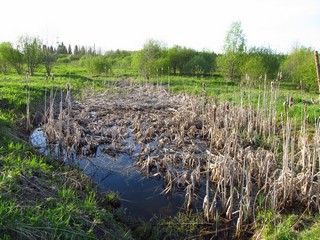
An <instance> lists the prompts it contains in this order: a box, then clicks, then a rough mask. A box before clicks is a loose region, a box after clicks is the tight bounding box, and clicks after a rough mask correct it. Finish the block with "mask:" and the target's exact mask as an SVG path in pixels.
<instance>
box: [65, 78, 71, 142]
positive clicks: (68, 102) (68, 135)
mask: <svg viewBox="0 0 320 240" xmlns="http://www.w3.org/2000/svg"><path fill="white" fill-rule="evenodd" d="M66 87H67V95H66V103H67V127H66V128H67V143H69V140H70V139H69V138H70V113H71V95H70V90H71V85H70V83H69V82H68V83H67V85H66Z"/></svg>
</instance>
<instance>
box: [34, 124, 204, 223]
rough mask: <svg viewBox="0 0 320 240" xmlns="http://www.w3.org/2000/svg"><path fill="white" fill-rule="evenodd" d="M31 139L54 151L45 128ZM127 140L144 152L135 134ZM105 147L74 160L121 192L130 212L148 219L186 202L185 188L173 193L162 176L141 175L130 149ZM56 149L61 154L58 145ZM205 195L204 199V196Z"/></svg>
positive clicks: (103, 183)
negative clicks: (116, 150) (167, 191)
mask: <svg viewBox="0 0 320 240" xmlns="http://www.w3.org/2000/svg"><path fill="white" fill-rule="evenodd" d="M30 142H31V144H32V145H33V146H34V147H36V148H38V149H39V151H40V152H41V153H44V154H48V153H49V152H50V151H49V150H48V144H47V141H46V139H45V136H44V133H43V131H42V130H41V129H37V130H35V131H34V132H33V133H32V134H31V136H30ZM124 142H125V144H126V146H127V147H130V148H132V154H136V153H139V152H141V147H140V145H139V144H137V143H135V142H134V141H133V138H131V137H129V138H127V139H126V140H125V141H124ZM156 146H157V144H156V142H153V143H150V147H152V148H154V147H156ZM105 147H106V148H108V146H99V147H98V149H97V154H96V156H95V157H82V158H78V159H75V160H74V163H75V164H76V165H79V167H80V168H81V169H83V172H84V173H85V174H87V175H89V176H91V178H92V180H93V181H94V182H95V183H96V184H98V187H99V189H100V190H101V191H102V192H108V191H115V192H118V193H119V194H120V198H121V206H122V207H123V208H125V209H126V210H127V212H128V213H129V214H130V215H132V216H134V217H141V218H144V219H146V220H148V219H150V218H152V217H153V216H154V215H156V216H158V217H159V216H162V217H166V216H174V215H175V214H176V213H177V212H178V211H180V209H181V208H182V207H183V203H184V197H185V193H184V192H179V191H177V190H173V194H170V195H164V194H160V193H161V192H162V191H163V190H164V186H163V182H162V180H161V178H157V177H149V178H147V177H146V176H144V175H141V174H140V171H139V169H138V168H137V167H133V164H134V161H135V160H134V159H133V158H132V157H130V156H129V155H128V154H127V153H117V155H116V156H114V157H112V156H110V155H108V154H107V153H105V152H104V151H103V148H105ZM54 149H55V150H54V152H56V154H57V149H58V147H57V146H56V147H55V148H54ZM63 159H65V156H63ZM69 162H70V161H69ZM202 188H203V187H202ZM202 192H204V191H202ZM202 195H203V194H201V197H200V198H201V199H203V196H202ZM201 199H199V200H198V201H197V208H198V209H199V208H200V207H201V204H202V200H201Z"/></svg>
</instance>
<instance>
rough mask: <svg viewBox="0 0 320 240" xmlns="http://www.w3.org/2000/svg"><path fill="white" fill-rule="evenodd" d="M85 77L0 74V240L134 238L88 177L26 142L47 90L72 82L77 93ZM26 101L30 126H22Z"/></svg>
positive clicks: (60, 89) (42, 110)
mask: <svg viewBox="0 0 320 240" xmlns="http://www.w3.org/2000/svg"><path fill="white" fill-rule="evenodd" d="M83 81H84V82H86V83H87V82H88V80H83V78H82V77H75V76H73V77H71V76H61V77H60V76H58V77H55V79H54V80H52V79H46V78H45V76H44V75H42V74H39V75H36V76H32V77H29V79H28V81H26V79H25V77H24V76H18V75H14V74H11V75H2V76H1V80H0V133H1V134H0V142H1V146H0V219H1V221H0V222H1V223H0V237H1V239H131V238H132V236H131V234H130V231H129V230H128V228H127V226H125V225H124V224H123V223H120V222H119V221H118V220H116V218H115V217H114V212H115V210H114V208H113V207H112V202H110V198H109V196H108V195H106V194H100V193H98V192H97V190H96V187H95V186H94V185H93V184H92V182H91V180H90V178H89V177H87V176H85V175H83V174H82V173H81V172H79V171H78V170H77V169H71V168H69V167H68V166H65V165H64V164H62V163H59V162H58V161H55V159H51V158H50V156H47V157H44V156H41V155H40V154H39V153H37V152H36V151H35V150H34V149H33V148H32V147H31V146H30V145H29V143H28V134H29V131H31V130H32V129H34V128H35V127H37V126H38V124H41V122H42V115H43V112H44V107H45V106H44V102H45V99H46V97H45V96H47V98H49V91H51V89H52V90H53V92H54V93H55V94H57V95H58V93H60V91H64V89H65V84H66V82H71V84H72V86H73V92H74V93H76V92H79V91H80V90H81V89H82V88H83V87H84V85H85V84H83ZM88 84H89V83H88ZM28 94H29V98H28V97H27V96H28ZM27 102H28V103H29V108H30V109H29V110H30V113H31V114H30V122H31V126H30V130H28V129H26V120H27V119H26V116H27V115H26V107H27ZM48 102H49V101H48ZM48 102H47V104H48ZM47 106H48V105H47Z"/></svg>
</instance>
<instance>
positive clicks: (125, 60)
mask: <svg viewBox="0 0 320 240" xmlns="http://www.w3.org/2000/svg"><path fill="white" fill-rule="evenodd" d="M75 60H80V61H79V62H80V63H81V64H82V66H84V67H85V68H86V69H87V72H88V73H90V74H94V75H101V74H110V73H112V69H113V68H118V69H119V68H122V69H131V70H132V74H136V75H141V76H143V77H145V78H147V79H148V78H151V77H154V76H159V75H164V74H165V75H186V76H208V75H211V74H216V75H217V74H218V75H221V76H222V77H224V78H225V79H226V80H228V81H234V82H240V81H243V80H246V81H250V82H251V83H253V84H258V83H261V82H262V81H264V79H265V78H266V79H268V80H270V81H271V80H274V79H275V78H276V77H277V76H278V74H279V72H281V75H282V76H283V77H284V78H286V79H288V80H291V81H292V82H293V83H294V84H296V85H297V87H300V88H303V89H305V90H312V89H317V82H316V79H317V77H316V71H315V66H314V60H313V49H311V48H309V47H304V46H295V47H294V48H293V49H292V51H291V52H290V53H289V54H279V53H277V52H275V51H274V50H272V49H271V48H270V47H250V48H248V46H247V40H246V36H245V34H244V32H243V29H242V27H241V22H239V21H238V22H234V23H232V24H231V25H230V27H229V29H228V31H227V34H226V37H225V41H224V44H223V51H222V53H221V54H217V53H214V52H212V51H205V50H203V51H196V50H194V49H191V48H186V47H183V46H179V45H175V46H173V47H170V48H168V47H166V46H165V44H163V43H162V42H159V41H157V40H154V39H149V40H147V41H146V42H145V44H144V45H143V48H142V49H140V50H138V51H126V50H116V51H113V50H111V51H107V52H105V53H102V52H101V50H100V51H96V49H95V47H89V48H85V47H84V46H81V47H80V46H78V45H75V46H74V48H73V49H72V47H71V45H70V44H69V45H68V47H67V46H66V45H64V44H63V42H62V43H61V44H59V45H58V46H57V48H54V47H52V46H46V45H45V44H43V43H42V42H41V41H40V40H39V39H38V38H35V37H29V36H23V37H20V38H19V40H18V43H17V44H16V45H15V46H13V44H11V43H9V42H3V43H0V72H3V73H6V72H9V71H10V69H11V68H13V69H14V70H15V71H16V72H17V73H19V74H22V73H23V72H24V71H28V72H29V73H30V74H31V75H33V74H34V73H35V70H36V69H37V68H38V67H39V66H40V65H43V66H44V67H45V69H46V72H47V74H49V75H50V73H51V69H52V67H53V66H54V65H55V64H56V63H57V62H62V63H68V62H71V61H75Z"/></svg>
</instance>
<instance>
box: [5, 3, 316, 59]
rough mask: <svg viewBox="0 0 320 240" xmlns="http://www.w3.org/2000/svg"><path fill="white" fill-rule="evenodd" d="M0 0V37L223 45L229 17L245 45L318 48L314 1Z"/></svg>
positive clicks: (124, 45)
mask: <svg viewBox="0 0 320 240" xmlns="http://www.w3.org/2000/svg"><path fill="white" fill-rule="evenodd" d="M0 7H1V10H2V11H1V14H0V42H3V41H10V42H12V43H15V42H16V41H17V39H18V37H19V36H22V35H26V34H28V35H30V36H38V37H40V38H41V39H42V40H43V42H45V43H48V44H51V45H55V44H56V42H57V40H59V41H60V42H61V41H63V42H64V43H65V44H71V45H72V46H73V45H75V44H79V45H84V46H93V45H95V46H96V48H101V49H102V50H109V49H118V48H119V49H125V50H138V49H141V48H142V46H143V44H144V42H145V41H146V40H147V39H150V38H152V39H156V40H159V41H162V42H164V43H165V44H166V45H167V46H168V47H171V46H173V45H174V44H177V45H181V46H186V47H191V48H194V49H196V50H203V49H206V50H211V51H215V52H221V50H222V45H223V42H224V38H225V36H226V32H227V31H228V28H229V26H230V24H231V23H232V22H234V21H241V23H242V28H243V31H244V33H245V34H246V38H247V45H248V46H249V47H250V46H270V47H271V48H272V49H274V50H276V51H277V52H284V53H286V52H289V51H290V50H291V49H292V47H293V46H294V45H296V44H300V45H304V46H307V47H312V48H315V49H316V50H320V0H303V1H302V0H241V1H240V0H223V1H216V0H192V1H191V0H161V1H160V0H91V1H73V0H64V1H62V0H55V1H50V0H28V1H26V0H5V1H1V3H0ZM57 37H58V38H57Z"/></svg>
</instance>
